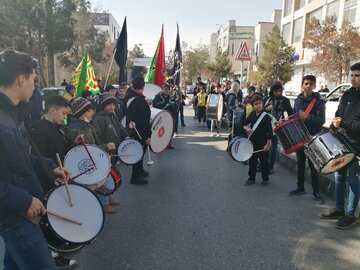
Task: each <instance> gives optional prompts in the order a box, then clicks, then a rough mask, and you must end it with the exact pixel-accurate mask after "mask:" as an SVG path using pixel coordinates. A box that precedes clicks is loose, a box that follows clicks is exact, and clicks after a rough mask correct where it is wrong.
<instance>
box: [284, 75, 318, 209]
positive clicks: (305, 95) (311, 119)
mask: <svg viewBox="0 0 360 270" xmlns="http://www.w3.org/2000/svg"><path fill="white" fill-rule="evenodd" d="M315 86H316V78H315V76H314V75H305V76H304V77H303V78H302V81H301V89H302V93H301V94H300V95H299V96H298V97H297V98H296V99H295V104H294V114H298V115H299V117H300V118H301V119H302V120H303V121H304V123H305V126H306V128H307V129H308V130H309V132H310V134H311V135H315V134H316V133H319V132H320V131H321V129H322V126H323V125H324V123H325V100H323V99H322V98H321V96H320V94H319V93H315V92H313V90H314V89H315ZM313 99H315V104H314V106H313V107H312V109H311V110H310V112H309V113H308V112H306V109H307V108H308V106H309V104H310V103H311V101H312V100H313ZM296 158H297V164H298V172H297V188H296V189H294V190H292V191H290V192H289V195H300V194H304V193H305V187H304V183H305V162H306V159H307V158H306V155H305V152H304V150H300V151H298V152H297V153H296ZM308 164H309V167H310V171H311V179H312V188H313V198H314V200H315V201H317V202H318V203H319V204H324V200H323V198H322V197H321V195H320V186H319V173H318V172H317V171H316V169H315V168H314V164H313V163H312V162H311V160H310V159H308Z"/></svg>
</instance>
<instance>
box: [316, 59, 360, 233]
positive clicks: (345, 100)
mask: <svg viewBox="0 0 360 270" xmlns="http://www.w3.org/2000/svg"><path fill="white" fill-rule="evenodd" d="M350 77H351V88H350V89H348V90H346V91H345V93H344V94H343V96H342V97H341V100H340V103H339V107H338V109H337V111H336V113H335V118H334V119H333V121H332V126H331V128H332V129H334V130H336V131H337V132H340V133H341V134H342V135H344V136H345V138H346V139H347V140H348V141H349V142H350V144H351V145H352V146H353V148H354V149H355V151H356V154H357V155H358V156H360V63H356V64H354V65H352V66H351V67H350ZM359 171H360V166H359V160H358V159H357V158H356V157H355V158H354V159H353V160H352V161H351V162H350V163H349V164H348V165H346V166H345V167H343V168H341V169H340V170H339V171H338V172H336V173H335V190H336V204H335V208H333V209H331V210H329V211H327V212H325V213H322V214H320V217H321V218H324V219H339V220H338V221H337V222H336V225H335V227H336V228H338V229H348V228H350V227H352V226H353V225H355V224H356V217H355V213H356V208H357V206H358V204H359V197H360V178H359ZM347 176H348V177H347ZM347 180H348V181H349V187H350V188H349V199H348V206H347V211H346V213H345V210H344V209H345V193H346V181H347Z"/></svg>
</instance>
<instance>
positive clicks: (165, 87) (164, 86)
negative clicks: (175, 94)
mask: <svg viewBox="0 0 360 270" xmlns="http://www.w3.org/2000/svg"><path fill="white" fill-rule="evenodd" d="M161 89H162V90H170V85H168V84H164V85H163V87H162V88H161Z"/></svg>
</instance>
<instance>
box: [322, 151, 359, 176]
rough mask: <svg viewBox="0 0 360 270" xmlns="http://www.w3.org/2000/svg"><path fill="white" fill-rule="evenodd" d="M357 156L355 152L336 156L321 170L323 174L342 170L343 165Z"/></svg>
mask: <svg viewBox="0 0 360 270" xmlns="http://www.w3.org/2000/svg"><path fill="white" fill-rule="evenodd" d="M354 157H355V154H354V153H347V154H344V155H343V156H341V157H339V158H334V159H332V160H330V161H329V162H328V163H327V164H326V165H325V166H324V167H323V168H322V169H321V170H320V173H322V174H329V173H334V172H336V171H338V170H340V169H341V168H342V167H344V166H346V165H347V164H348V163H349V162H350V161H352V160H353V158H354Z"/></svg>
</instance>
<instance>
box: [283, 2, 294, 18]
mask: <svg viewBox="0 0 360 270" xmlns="http://www.w3.org/2000/svg"><path fill="white" fill-rule="evenodd" d="M292 4H293V0H285V6H284V17H285V16H287V15H289V14H291V12H292V9H293V6H292Z"/></svg>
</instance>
